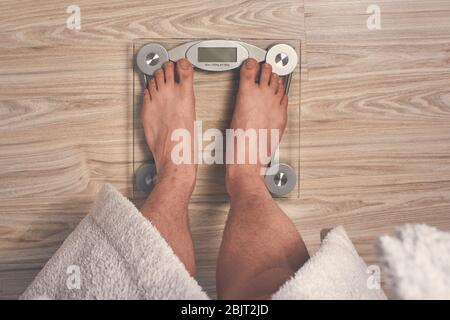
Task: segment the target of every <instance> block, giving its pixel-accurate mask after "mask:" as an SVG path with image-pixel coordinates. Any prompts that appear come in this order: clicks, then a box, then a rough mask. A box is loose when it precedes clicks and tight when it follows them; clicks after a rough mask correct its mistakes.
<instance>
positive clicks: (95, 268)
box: [22, 185, 385, 299]
mask: <svg viewBox="0 0 450 320" xmlns="http://www.w3.org/2000/svg"><path fill="white" fill-rule="evenodd" d="M78 276H79V281H77V277H78ZM369 277H370V274H368V273H367V267H366V265H365V264H364V262H363V261H362V259H361V258H360V257H359V256H358V254H357V252H356V250H355V248H354V247H353V244H352V242H351V241H350V239H349V238H348V237H347V235H346V233H345V231H344V229H343V228H342V227H338V228H336V229H334V230H332V231H331V232H329V234H328V235H327V237H326V238H325V240H324V241H323V243H322V246H321V248H320V249H319V251H318V252H317V253H316V254H315V255H314V256H312V257H311V259H310V260H309V261H308V262H307V263H306V264H305V265H304V266H303V267H302V268H301V269H300V270H299V271H298V272H297V273H296V274H295V276H294V277H293V278H292V279H291V280H289V281H288V282H287V283H286V284H285V285H284V286H282V288H281V289H280V290H279V291H278V292H277V293H276V294H275V295H274V297H273V298H274V299H384V298H385V296H384V293H383V291H382V290H379V289H376V288H372V286H368V285H367V283H368V278H369ZM371 288H372V289H371ZM22 298H23V299H208V297H207V295H206V294H205V293H204V292H203V291H202V289H201V288H200V286H199V285H198V283H197V282H196V281H195V280H194V279H193V278H192V277H191V276H190V275H189V274H188V272H187V270H186V269H185V267H184V265H183V264H182V263H181V261H180V260H179V259H178V257H177V256H176V255H175V254H174V253H173V251H172V249H171V248H170V247H169V245H168V244H167V243H166V241H165V240H164V239H163V238H162V237H161V235H160V233H159V232H158V230H157V229H156V228H155V227H154V226H153V225H152V224H151V223H150V222H149V221H148V220H147V219H145V218H144V217H143V216H142V215H141V213H140V212H139V211H138V210H137V209H136V208H135V207H134V205H133V204H132V203H131V202H129V201H128V200H127V199H126V198H124V197H123V196H122V195H121V194H120V193H119V192H117V191H116V190H115V189H114V188H113V187H111V186H109V185H106V186H105V187H104V188H103V189H102V190H101V192H100V193H99V195H98V197H97V201H96V205H95V207H94V210H93V212H92V213H91V214H90V215H88V216H87V217H86V218H85V219H83V221H82V222H81V223H80V224H79V226H78V227H77V228H76V229H75V231H74V232H73V233H72V234H71V235H70V236H69V237H68V238H67V239H66V241H65V242H64V243H63V245H62V246H61V248H60V249H59V250H58V251H57V252H56V253H55V255H54V256H53V257H52V258H51V259H50V260H49V262H48V263H47V264H46V265H45V266H44V268H43V269H42V271H41V272H40V273H39V274H38V276H37V277H36V279H35V280H34V281H33V283H32V284H31V285H30V287H29V288H28V289H27V290H26V292H25V293H24V294H23V295H22Z"/></svg>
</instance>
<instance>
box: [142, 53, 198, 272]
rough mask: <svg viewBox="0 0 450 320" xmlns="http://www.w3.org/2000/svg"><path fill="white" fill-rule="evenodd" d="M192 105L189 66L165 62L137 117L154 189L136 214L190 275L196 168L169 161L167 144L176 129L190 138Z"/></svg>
mask: <svg viewBox="0 0 450 320" xmlns="http://www.w3.org/2000/svg"><path fill="white" fill-rule="evenodd" d="M175 75H177V77H176V76H175ZM176 78H177V79H176ZM194 105H195V99H194V89H193V69H192V65H191V64H190V63H189V61H188V60H186V59H182V60H180V61H178V62H177V64H176V66H175V65H174V64H173V63H172V62H167V63H166V64H165V65H164V68H163V69H159V70H157V71H156V72H155V76H154V78H153V79H151V81H149V84H148V88H147V89H146V90H145V93H144V103H143V106H142V112H141V119H142V124H143V128H144V131H145V137H146V140H147V144H148V146H149V148H150V150H151V151H152V154H153V156H154V159H155V164H156V170H157V173H158V179H157V182H156V185H155V187H154V189H153V191H152V192H151V194H150V195H149V197H148V198H147V200H146V201H145V203H144V205H143V206H142V208H141V212H142V214H143V215H144V216H145V217H146V218H148V219H149V220H150V221H151V222H152V223H153V224H154V225H155V226H156V228H158V230H159V232H160V233H161V235H162V236H163V238H164V239H165V240H166V241H167V242H168V243H169V245H170V246H171V247H172V249H173V251H174V252H175V254H176V255H177V256H178V257H179V258H180V260H181V261H182V262H183V263H184V265H185V266H186V268H187V270H188V271H189V273H190V274H191V275H195V258H194V247H193V244H192V237H191V233H190V229H189V219H188V203H189V199H190V197H191V194H192V191H193V189H194V186H195V175H196V167H195V165H194V164H175V163H174V162H173V161H172V159H171V152H172V148H173V147H174V145H175V142H173V141H171V134H172V132H173V131H174V130H176V129H186V130H188V131H189V132H190V134H191V137H194V121H195V107H194ZM191 151H192V150H191ZM191 154H193V153H192V152H191ZM192 163H193V162H192Z"/></svg>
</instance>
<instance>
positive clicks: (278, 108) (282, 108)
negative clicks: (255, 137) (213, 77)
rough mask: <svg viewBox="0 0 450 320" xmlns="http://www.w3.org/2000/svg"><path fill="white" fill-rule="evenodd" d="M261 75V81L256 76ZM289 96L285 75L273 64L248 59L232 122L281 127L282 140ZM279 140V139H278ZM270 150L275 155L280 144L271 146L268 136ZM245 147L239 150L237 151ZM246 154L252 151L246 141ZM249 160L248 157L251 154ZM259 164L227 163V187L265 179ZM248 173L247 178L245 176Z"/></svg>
mask: <svg viewBox="0 0 450 320" xmlns="http://www.w3.org/2000/svg"><path fill="white" fill-rule="evenodd" d="M258 75H259V83H257V82H256V78H257V76H258ZM287 106H288V97H287V96H286V95H285V94H284V86H283V83H282V81H281V78H280V77H279V76H278V75H277V74H275V73H272V67H271V66H270V65H269V64H267V63H264V64H263V65H262V66H260V65H259V64H258V63H257V62H256V60H254V59H247V60H246V61H245V62H244V64H243V65H242V67H241V74H240V82H239V91H238V94H237V99H236V107H235V110H234V114H233V119H232V121H231V128H232V129H243V130H247V129H256V130H258V129H267V131H268V132H270V130H271V129H278V130H279V139H281V136H282V135H283V133H284V130H285V128H286V123H287ZM278 142H279V141H278ZM268 144H269V145H268V146H267V149H266V150H268V151H269V153H270V154H272V153H273V152H274V151H275V150H276V147H277V145H275V146H274V145H272V146H270V139H268ZM238 152H242V150H236V153H238ZM244 152H245V153H248V152H249V149H248V144H246V150H244ZM247 159H248V157H247ZM262 166H263V164H261V163H259V162H258V163H257V164H253V165H252V164H245V165H240V164H233V165H228V166H227V179H226V181H227V188H228V190H230V189H233V188H230V185H231V184H232V183H234V182H235V181H241V182H243V181H253V182H255V179H256V180H257V181H262V178H263V177H262V176H261V174H260V169H261V167H262ZM243 176H246V177H247V179H245V178H243Z"/></svg>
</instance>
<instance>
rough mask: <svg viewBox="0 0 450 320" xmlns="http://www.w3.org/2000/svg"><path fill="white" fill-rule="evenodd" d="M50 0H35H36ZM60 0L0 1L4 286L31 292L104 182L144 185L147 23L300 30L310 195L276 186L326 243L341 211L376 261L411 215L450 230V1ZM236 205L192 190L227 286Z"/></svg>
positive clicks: (195, 226)
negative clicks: (136, 74)
mask: <svg viewBox="0 0 450 320" xmlns="http://www.w3.org/2000/svg"><path fill="white" fill-rule="evenodd" d="M37 4H38V5H37ZM69 4H71V3H68V2H67V1H62V0H52V1H50V0H40V1H38V2H36V1H31V0H27V1H21V2H17V1H13V0H3V1H1V3H0V298H16V297H17V296H18V295H20V294H21V293H22V292H23V290H24V289H25V288H26V287H27V285H28V284H29V283H30V282H31V281H32V279H33V277H34V276H35V275H36V274H37V273H38V272H39V270H40V269H41V268H42V266H43V265H44V264H45V262H46V261H47V260H48V259H49V258H50V257H51V255H52V254H53V253H54V252H55V250H56V249H57V248H58V247H59V246H60V244H61V243H62V241H64V239H65V237H66V236H67V235H68V234H69V233H70V232H71V231H72V230H73V228H75V226H76V225H77V223H78V222H79V221H80V220H81V219H82V218H83V217H84V216H85V215H86V214H87V213H88V212H89V210H90V209H91V207H92V204H93V200H94V197H95V194H96V192H97V191H98V189H99V188H100V187H101V185H102V184H103V183H105V182H109V183H112V184H113V185H115V186H116V187H117V188H119V189H120V190H121V191H122V192H123V193H124V194H125V195H127V196H130V195H131V192H132V175H133V173H132V165H131V161H132V157H131V154H132V150H131V149H132V144H131V137H132V133H131V128H132V126H131V123H132V119H131V117H130V115H131V112H130V108H132V100H133V99H132V90H131V88H132V77H131V76H130V75H131V74H132V73H131V72H130V70H131V69H132V59H131V57H132V46H131V45H130V44H131V43H132V42H133V40H134V39H136V38H212V37H218V38H223V37H227V38H255V39H281V38H284V39H299V40H300V41H301V42H302V90H301V134H300V141H301V142H300V143H301V148H300V175H301V180H300V198H299V199H289V200H279V202H280V205H281V206H282V207H283V208H284V209H285V210H286V212H287V213H288V214H289V216H290V217H291V218H292V219H293V221H294V222H295V224H296V225H297V227H298V229H299V231H300V232H301V234H302V235H303V237H304V239H305V241H306V243H307V245H308V248H309V249H310V251H311V252H314V251H315V250H316V249H317V248H318V245H319V241H320V238H319V233H320V231H321V230H322V229H326V228H330V227H333V226H335V225H338V224H342V225H344V226H345V228H346V229H347V231H348V233H349V235H350V237H351V239H352V240H353V241H354V243H355V245H356V248H357V250H358V251H359V252H360V254H361V255H362V256H363V258H364V259H365V260H366V262H367V263H369V264H373V263H376V258H375V256H374V250H373V244H374V241H375V239H376V238H377V237H378V236H379V235H381V234H384V233H389V232H391V231H392V230H393V229H394V227H395V226H396V225H398V224H402V223H428V224H431V225H434V226H437V227H439V228H441V229H444V230H450V125H449V123H450V19H449V18H450V2H449V1H447V0H428V1H423V0H398V1H390V0H377V1H376V4H378V5H379V6H380V8H381V18H382V20H381V21H382V25H381V27H382V28H381V30H376V31H370V30H368V29H367V27H366V19H367V17H368V15H367V14H366V9H367V7H368V6H369V5H371V4H374V1H373V0H370V1H367V0H359V1H356V0H353V1H350V0H346V1H344V0H339V1H336V0H304V1H302V0H281V1H272V0H227V1H216V0H210V1H205V0H176V1H152V2H148V1H142V0H139V1H138V0H131V1H123V0H121V1H118V0H95V1H91V0H79V1H77V2H76V4H77V5H79V6H80V8H81V18H82V25H81V26H82V30H81V31H80V32H75V31H71V30H68V29H67V28H66V19H67V17H68V16H69V15H68V14H67V13H66V8H67V6H68V5H69ZM227 209H228V205H227V204H226V203H222V202H210V203H208V202H206V203H205V202H203V203H201V202H193V203H191V205H190V210H191V225H192V230H193V235H194V241H195V247H196V255H197V263H198V279H199V282H200V284H201V285H203V286H204V287H205V288H206V289H207V291H208V292H209V293H210V294H211V295H212V296H214V295H215V289H214V282H215V280H214V272H215V261H216V255H217V250H218V247H219V244H220V239H221V233H222V230H223V226H224V223H225V220H226V213H227Z"/></svg>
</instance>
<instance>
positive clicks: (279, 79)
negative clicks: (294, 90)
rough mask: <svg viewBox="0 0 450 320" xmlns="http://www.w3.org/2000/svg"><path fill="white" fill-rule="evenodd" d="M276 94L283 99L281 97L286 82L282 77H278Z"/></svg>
mask: <svg viewBox="0 0 450 320" xmlns="http://www.w3.org/2000/svg"><path fill="white" fill-rule="evenodd" d="M276 94H277V96H278V98H279V99H280V101H281V99H282V98H283V95H284V84H283V81H282V80H281V78H280V77H278V87H277V93H276Z"/></svg>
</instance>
